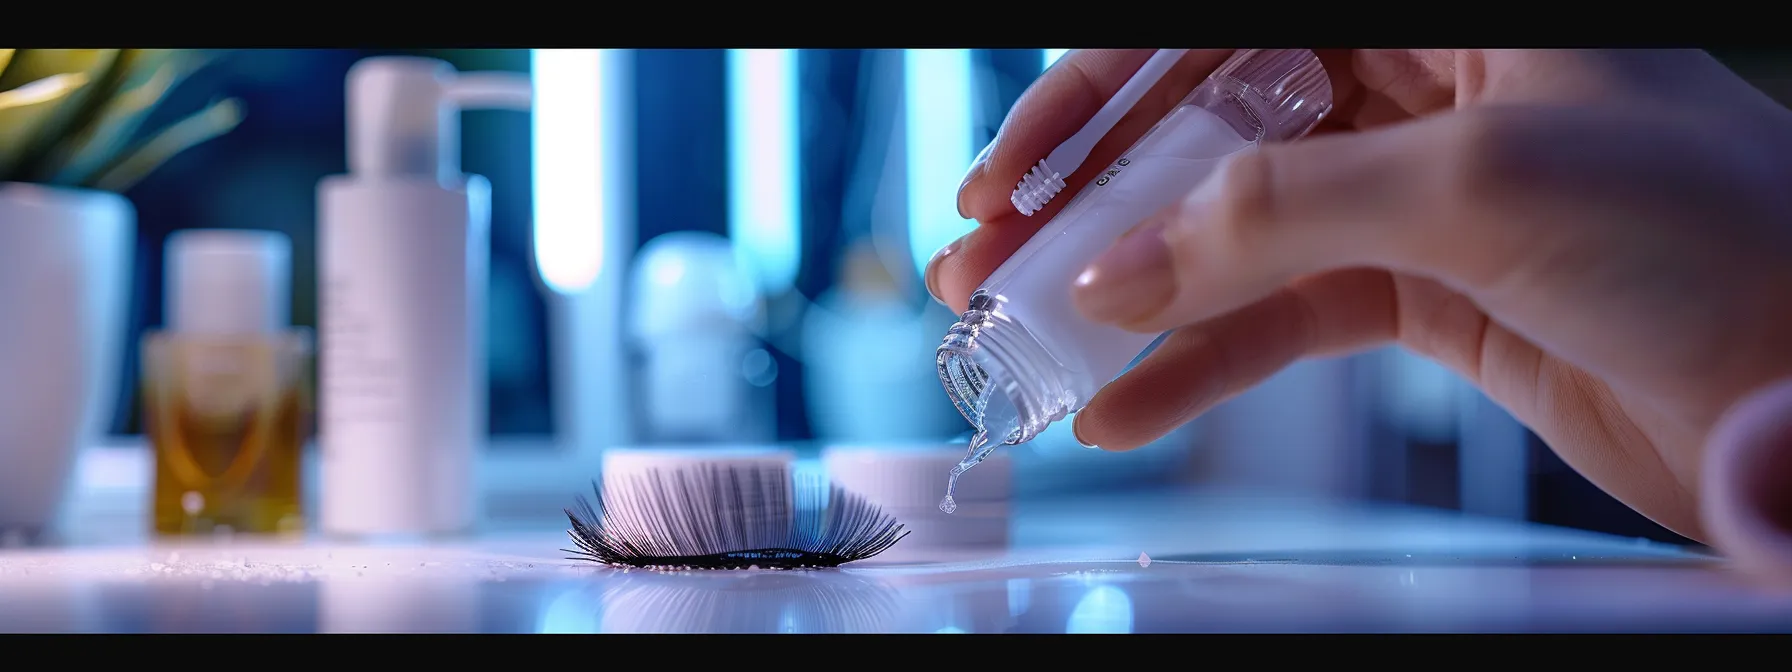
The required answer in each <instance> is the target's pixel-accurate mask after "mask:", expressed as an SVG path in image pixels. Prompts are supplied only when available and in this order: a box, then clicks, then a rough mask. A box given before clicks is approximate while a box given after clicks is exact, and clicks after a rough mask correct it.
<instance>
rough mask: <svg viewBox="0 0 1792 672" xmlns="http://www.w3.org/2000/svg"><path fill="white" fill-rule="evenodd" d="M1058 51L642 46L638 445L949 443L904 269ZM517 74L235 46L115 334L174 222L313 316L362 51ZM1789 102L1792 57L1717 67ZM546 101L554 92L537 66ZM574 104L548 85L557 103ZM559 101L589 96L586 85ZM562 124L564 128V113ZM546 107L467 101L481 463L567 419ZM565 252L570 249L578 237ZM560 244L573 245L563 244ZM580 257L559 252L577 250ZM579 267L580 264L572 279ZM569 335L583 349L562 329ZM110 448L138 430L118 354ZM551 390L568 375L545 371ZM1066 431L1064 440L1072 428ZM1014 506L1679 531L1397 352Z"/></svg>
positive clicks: (960, 427) (145, 322)
mask: <svg viewBox="0 0 1792 672" xmlns="http://www.w3.org/2000/svg"><path fill="white" fill-rule="evenodd" d="M1061 52H1062V50H1037V49H1007V50H983V49H966V50H850V49H836V50H756V51H751V52H743V51H731V50H705V49H697V50H638V51H630V52H628V53H627V54H626V56H627V59H628V60H627V61H626V63H627V66H626V67H627V68H629V71H630V72H631V73H632V82H630V83H629V84H628V86H626V87H623V88H622V89H621V90H620V93H618V94H617V95H611V96H609V97H606V98H605V99H604V101H603V104H604V105H605V106H607V107H606V108H605V109H607V110H613V111H614V112H615V113H616V114H619V115H621V117H623V118H626V119H629V121H628V122H627V123H628V125H629V126H632V128H633V134H632V140H633V143H634V149H635V151H634V157H633V159H632V160H630V161H627V162H626V163H627V165H615V166H605V169H606V170H613V171H620V172H623V173H627V174H628V175H630V176H631V177H632V183H633V185H632V189H631V191H632V194H629V196H630V197H632V199H633V202H634V209H635V211H636V217H634V218H633V220H634V221H632V222H626V224H627V225H628V226H630V227H631V230H629V231H623V232H606V233H605V235H606V236H614V235H618V234H619V237H616V238H615V239H618V240H625V241H627V245H626V246H625V247H626V248H627V250H630V251H632V252H631V253H630V254H627V255H625V257H626V258H628V259H629V264H628V266H629V268H628V271H627V276H626V280H625V281H624V288H623V290H622V295H621V296H622V299H621V300H622V302H623V306H624V307H623V309H622V310H623V312H622V313H621V314H623V315H625V316H627V319H625V320H623V323H620V324H608V325H602V326H600V327H599V328H600V329H609V330H612V331H613V332H614V333H612V334H611V336H612V337H615V338H619V339H620V342H621V343H623V345H624V347H623V352H624V353H625V359H624V361H625V362H626V364H625V365H624V367H623V368H624V369H626V370H625V371H624V372H622V375H623V378H625V380H626V389H628V390H629V393H628V394H627V395H626V397H627V398H628V399H630V400H631V401H630V403H629V405H628V408H625V409H621V413H622V414H623V415H624V416H625V417H626V420H627V425H628V427H629V429H628V436H627V440H628V441H629V442H630V443H640V444H654V443H702V442H729V441H732V442H740V441H746V442H767V441H780V442H790V443H794V444H796V445H799V446H809V447H814V446H820V445H826V444H838V443H872V442H890V441H902V442H906V441H950V440H954V439H956V438H958V437H959V436H960V435H961V434H962V433H963V432H965V431H966V430H967V429H968V427H967V426H966V424H965V423H964V421H963V420H962V419H961V418H959V417H958V416H957V414H956V413H955V412H954V411H953V410H952V408H951V405H950V404H949V403H948V402H947V400H946V397H945V395H944V393H943V392H942V391H941V390H940V388H939V383H938V381H937V378H935V374H934V370H933V366H932V362H931V358H932V351H933V348H934V347H935V346H936V345H937V344H938V342H939V338H940V337H941V335H943V334H944V331H945V329H946V327H947V326H948V325H950V324H951V323H952V322H953V321H954V316H953V315H952V314H950V312H949V311H948V310H947V309H945V308H943V307H941V306H939V305H937V304H934V303H933V302H932V301H931V300H930V299H929V298H928V296H927V293H926V290H925V289H924V288H923V286H922V284H921V281H920V270H921V268H922V266H923V265H924V264H925V262H926V260H927V259H928V257H929V256H930V255H931V254H932V252H933V251H934V250H935V249H937V248H938V247H939V246H940V245H943V244H945V243H947V242H949V241H951V240H952V239H954V238H956V237H958V236H959V235H962V234H963V233H964V232H966V231H968V230H969V229H970V227H971V226H972V224H971V223H970V222H967V221H965V220H963V219H961V218H959V217H958V216H957V214H956V211H955V210H956V209H955V206H954V203H953V201H952V195H953V192H954V188H955V187H956V185H957V183H958V180H959V178H960V177H961V175H962V173H963V171H964V169H965V168H966V167H967V166H968V165H969V163H970V161H971V160H972V158H973V157H974V156H975V154H976V153H977V151H978V150H979V149H980V148H981V147H982V146H983V145H984V144H986V143H987V142H988V141H989V140H990V139H991V138H992V137H994V134H995V132H996V130H997V128H998V127H999V126H1000V124H1001V121H1002V119H1003V117H1004V115H1005V114H1006V112H1007V110H1008V108H1009V106H1010V105H1012V104H1013V102H1014V101H1015V99H1016V98H1017V97H1019V95H1020V94H1021V92H1022V91H1024V90H1025V88H1026V87H1027V85H1028V83H1029V82H1030V81H1031V80H1032V79H1033V78H1034V77H1036V76H1038V75H1039V73H1040V72H1041V71H1042V70H1043V69H1044V68H1045V67H1047V66H1048V65H1049V64H1050V63H1051V62H1052V61H1053V60H1054V59H1055V58H1057V57H1058V56H1059V55H1060V54H1061ZM387 54H399V55H420V56H430V57H435V58H441V59H444V60H447V61H449V62H451V63H453V64H454V65H455V66H457V67H458V68H460V69H461V70H463V71H470V70H501V71H513V72H525V73H526V72H531V69H532V64H533V63H535V62H537V61H536V58H537V56H538V54H532V53H531V52H530V51H529V50H433V51H357V50H321V49H320V50H244V51H235V52H231V53H229V54H226V55H225V56H224V57H223V58H222V59H221V60H220V61H218V62H217V64H216V65H214V66H213V67H210V68H207V69H205V70H203V71H200V72H199V73H197V74H195V75H194V76H193V77H192V78H191V79H190V80H188V81H186V82H184V83H183V84H182V85H181V86H180V88H179V89H178V90H176V91H175V92H174V93H173V94H172V96H171V98H170V99H169V100H168V101H167V103H166V104H164V105H163V106H162V107H161V108H159V109H158V110H157V111H156V113H155V114H156V116H158V117H166V118H165V119H151V120H149V121H148V122H147V123H146V126H150V127H154V126H157V125H160V124H161V123H165V122H166V121H169V120H173V119H177V118H180V117H182V116H185V115H188V114H191V113H192V112H194V111H195V110H198V109H200V108H202V107H203V106H205V105H206V104H207V103H208V102H209V101H212V100H214V99H216V98H217V97H219V96H231V97H236V98H239V99H241V100H242V102H243V107H244V110H245V114H246V116H245V118H244V119H243V121H242V123H241V125H240V126H239V127H238V128H236V129H235V130H234V131H232V132H230V133H228V134H226V135H224V136H223V137H221V138H219V139H217V140H214V141H211V142H208V143H205V144H203V145H200V146H197V147H195V148H193V149H192V150H190V151H187V152H185V153H183V154H181V155H179V156H177V157H175V158H174V159H173V160H172V161H171V162H170V163H168V164H167V165H165V166H163V167H162V168H160V169H159V170H157V171H156V172H154V173H153V174H151V175H150V176H149V177H148V178H147V179H145V180H143V181H141V182H139V183H137V184H136V185H134V186H133V187H132V188H131V189H130V190H129V191H128V192H127V193H126V195H127V196H128V197H129V198H130V199H131V200H132V201H133V202H134V203H135V204H136V206H137V209H138V215H139V227H140V228H139V233H138V236H139V238H138V241H137V248H136V254H137V258H136V263H135V266H134V269H135V272H136V274H137V277H136V278H135V282H134V283H133V284H134V287H135V292H136V293H135V296H134V297H133V298H132V300H131V312H130V318H129V320H128V322H129V327H128V328H129V329H130V330H131V334H129V336H128V337H129V338H130V339H131V340H129V341H128V342H129V343H136V342H137V340H136V339H137V337H138V336H139V335H140V334H141V333H142V332H143V331H144V330H146V329H154V328H156V327H157V326H158V325H161V324H162V323H163V306H162V305H161V291H160V289H161V287H162V286H163V279H162V269H163V260H162V259H161V254H162V250H163V244H164V241H165V240H166V238H167V237H168V236H169V235H170V234H171V233H174V232H175V231H179V230H182V229H196V228H247V229H269V230H277V231H281V232H284V233H285V234H287V235H288V236H290V237H291V239H292V241H293V251H294V257H293V269H294V274H295V276H294V278H293V288H294V297H293V306H292V316H293V321H294V323H296V324H298V325H303V326H308V327H315V326H316V319H317V291H316V290H317V278H316V255H315V234H314V232H315V223H316V216H317V213H316V198H317V197H316V191H315V190H316V186H317V182H318V180H319V179H321V178H323V177H325V176H326V175H330V174H336V173H342V172H343V171H344V169H345V165H344V162H345V159H344V145H345V142H344V94H343V82H344V76H345V74H346V73H347V71H348V69H349V67H350V65H352V64H353V63H354V62H355V61H357V60H358V59H361V58H364V57H367V56H374V55H387ZM1718 55H1719V56H1720V57H1721V58H1723V59H1725V60H1726V62H1728V63H1730V64H1731V65H1732V67H1734V68H1736V69H1737V70H1738V71H1739V72H1741V73H1742V74H1743V75H1744V76H1747V77H1750V78H1751V79H1752V80H1754V81H1756V82H1757V84H1758V85H1759V86H1761V87H1762V88H1763V89H1764V90H1767V91H1768V92H1769V93H1770V94H1772V95H1775V96H1776V97H1778V98H1780V100H1782V101H1787V100H1792V53H1788V52H1773V51H1754V52H1719V54H1718ZM534 74H535V77H536V83H537V85H538V86H543V85H544V80H545V78H548V77H550V76H552V75H551V73H548V72H545V71H544V72H538V73H534ZM555 85H556V86H562V85H566V83H565V82H560V83H557V84H555ZM575 86H576V85H575ZM553 123H559V122H553ZM561 130H562V129H560V128H558V127H553V126H551V124H550V120H549V119H547V118H546V117H542V116H539V115H536V116H532V115H530V114H527V113H517V112H502V111H469V112H467V113H465V116H464V122H463V127H462V132H463V136H464V139H463V142H462V167H463V169H464V170H465V171H466V172H469V173H477V174H481V175H485V176H486V177H488V178H489V179H490V180H491V183H492V192H493V211H492V240H491V255H492V258H491V279H490V282H491V285H490V299H489V300H490V303H489V314H488V315H487V316H486V321H487V324H488V326H489V329H490V332H489V334H490V336H489V339H488V352H487V364H488V367H489V385H490V390H489V395H488V399H489V404H490V421H489V429H490V433H491V434H492V436H493V441H492V442H491V443H490V446H489V447H488V451H491V452H494V453H496V452H502V451H552V450H555V449H556V448H555V447H556V445H558V444H556V442H555V441H553V440H551V439H552V438H553V437H554V436H556V435H557V434H558V433H562V432H565V431H567V427H569V426H570V422H569V420H568V418H566V417H561V416H562V415H565V412H564V411H560V412H557V409H560V408H564V405H561V404H557V403H556V401H555V400H556V395H560V394H565V393H566V391H565V390H564V389H560V388H562V387H564V386H565V385H567V384H568V383H567V382H566V381H567V380H569V379H570V378H569V377H568V376H565V375H561V373H563V372H565V371H566V370H567V369H568V368H569V367H570V366H571V365H570V364H568V363H567V362H565V361H561V360H562V359H563V358H564V354H563V353H564V352H566V348H565V346H563V345H556V342H558V341H578V340H582V339H588V338H591V336H592V335H591V334H589V333H582V332H581V333H561V332H564V331H566V330H567V329H570V328H569V327H566V326H564V324H563V322H564V321H563V320H557V319H556V318H555V310H554V308H553V306H554V301H555V298H554V297H555V296H556V295H557V294H558V293H561V292H562V291H563V290H564V289H565V288H564V287H557V286H556V282H557V281H559V279H561V278H563V277H566V276H565V274H564V273H561V274H558V275H557V274H556V271H555V269H556V268H565V267H566V265H568V264H571V265H573V266H576V265H577V264H579V263H580V262H579V259H578V254H579V252H578V251H577V250H576V249H572V248H571V247H569V246H570V243H569V242H566V241H570V240H581V239H578V238H576V235H574V233H567V232H566V231H565V230H564V228H563V227H558V226H547V225H545V222H546V221H547V220H548V219H550V218H553V217H555V214H554V211H553V208H554V207H555V204H554V203H551V202H542V201H541V199H538V198H537V194H538V193H540V192H538V186H539V185H537V184H536V178H537V176H539V175H541V174H543V173H544V171H554V170H557V169H558V168H557V167H556V166H554V165H552V164H551V161H552V160H553V159H552V157H549V156H548V155H546V154H545V153H543V152H538V151H533V150H532V148H533V147H534V146H535V145H534V139H535V138H537V137H546V138H551V137H552V135H553V134H554V133H556V132H560V131H561ZM575 233H576V232H575ZM557 236H574V237H573V238H564V239H563V238H558V237H557ZM568 255H571V256H568ZM573 274H574V275H576V274H577V273H576V271H575V272H573ZM574 331H575V332H576V330H574ZM127 352H128V353H129V354H127V356H126V358H125V361H124V371H123V375H124V376H125V379H124V381H123V382H124V383H125V384H123V385H121V386H120V389H121V390H122V391H121V393H120V398H119V399H118V402H117V407H116V413H115V419H114V421H113V423H112V430H113V432H114V433H115V434H119V435H134V434H137V433H138V432H139V428H140V422H139V418H138V413H139V410H138V409H139V400H138V398H137V397H138V394H137V392H136V390H137V385H136V384H135V381H136V377H137V374H138V371H139V369H140V364H139V362H138V361H137V349H136V348H134V347H132V348H128V349H127ZM557 372H558V373H557ZM1063 424H1065V425H1068V423H1063ZM1017 452H1018V453H1019V454H1018V455H1017V459H1018V460H1021V461H1022V465H1023V467H1022V472H1021V475H1020V479H1019V480H1020V482H1021V485H1020V487H1021V489H1022V492H1023V493H1029V492H1030V493H1032V494H1034V495H1049V494H1050V493H1052V492H1058V491H1067V490H1076V489H1091V488H1133V487H1143V486H1145V485H1148V484H1151V483H1153V482H1160V481H1164V480H1179V481H1189V482H1198V483H1205V484H1211V485H1217V486H1239V487H1254V488H1268V489H1285V490H1289V491H1299V492H1305V493H1312V494H1322V495H1332V496H1341V497H1350V498H1365V499H1372V500H1382V501H1392V502H1403V503H1413V504H1419V505H1425V506H1433V507H1441V508H1446V509H1461V510H1465V511H1471V512H1476V513H1484V514H1489V515H1497V516H1503V517H1511V518H1524V519H1529V520H1533V521H1537V522H1543V523H1551V524H1559V525H1567V526H1573V527H1580V528H1586V529H1593V530H1598V531H1604V532H1611V533H1617V534H1624V535H1630V536H1646V537H1651V538H1654V539H1657V540H1662V541H1676V542H1683V541H1684V540H1681V539H1679V538H1678V537H1677V536H1675V535H1673V534H1672V533H1669V532H1667V531H1665V530H1662V529H1661V528H1659V527H1657V526H1655V525H1653V524H1652V523H1650V522H1648V521H1647V520H1645V519H1643V518H1641V517H1640V516H1637V515H1635V514H1633V513H1631V512H1630V511H1629V510H1628V509H1626V508H1625V507H1623V506H1622V505H1620V504H1618V503H1617V502H1615V501H1613V500H1612V499H1610V498H1609V497H1607V496H1605V495H1604V494H1602V493H1601V492H1600V491H1599V490H1597V489H1596V488H1594V487H1592V486H1591V485H1589V484H1588V483H1586V482H1585V481H1584V480H1583V479H1581V478H1579V477H1578V476H1576V475H1575V474H1574V473H1573V472H1572V471H1571V470H1569V469H1568V468H1567V467H1566V466H1564V465H1563V464H1562V463H1561V462H1560V461H1559V460H1557V459H1556V458H1555V457H1554V456H1553V455H1552V454H1551V453H1550V452H1549V451H1548V450H1547V449H1546V448H1545V447H1543V446H1542V445H1541V444H1540V443H1539V442H1538V441H1537V440H1536V439H1535V437H1533V436H1530V435H1529V434H1528V433H1527V432H1525V431H1524V430H1523V429H1522V428H1520V427H1518V426H1517V425H1516V424H1515V423H1514V422H1512V421H1511V419H1510V418H1509V417H1507V416H1506V415H1505V414H1504V413H1503V412H1501V411H1500V410H1499V409H1498V408H1496V407H1494V406H1492V405H1491V404H1489V403H1488V402H1486V400H1484V399H1482V398H1481V397H1479V396H1478V395H1477V394H1475V393H1474V392H1473V391H1472V390H1470V389H1468V388H1466V387H1465V386H1464V385H1463V384H1462V382H1461V381H1459V380H1458V379H1456V378H1455V377H1454V376H1453V375H1451V374H1449V373H1448V372H1445V371H1443V370H1442V369H1440V368H1438V367H1435V366H1432V365H1430V364H1428V363H1427V362H1424V361H1421V360H1418V359H1416V358H1413V357H1410V356H1407V355H1405V354H1403V353H1400V352H1396V351H1379V352H1372V353H1367V354H1364V355H1360V356H1357V357H1352V358H1348V359H1342V360H1334V361H1316V362H1308V363H1303V364H1301V365H1299V366H1297V367H1295V368H1294V369H1291V370H1289V371H1288V372H1286V373H1284V374H1282V375H1281V376H1279V377H1278V378H1276V379H1275V380H1272V381H1270V382H1269V383H1268V384H1266V385H1264V386H1263V387H1262V388H1260V389H1258V390H1256V391H1253V392H1252V393H1250V394H1247V395H1245V396H1244V397H1241V398H1239V399H1237V400H1234V401H1233V402H1230V403H1228V404H1227V405H1226V407H1224V408H1222V409H1220V410H1219V411H1217V412H1215V413H1213V414H1211V415H1210V416H1209V417H1207V418H1204V419H1203V420H1201V421H1199V422H1197V423H1195V424H1194V425H1191V426H1190V427H1188V428H1186V429H1184V430H1182V431H1180V432H1178V433H1176V434H1174V435H1172V436H1170V437H1167V438H1166V439H1165V440H1163V441H1160V442H1159V443H1158V444H1156V445H1153V446H1150V447H1147V448H1145V449H1141V450H1139V451H1135V452H1133V453H1128V454H1115V455H1108V454H1098V453H1092V452H1090V451H1084V450H1082V449H1081V448H1079V447H1077V446H1076V445H1075V444H1074V442H1073V441H1071V440H1070V439H1069V437H1068V436H1067V431H1066V428H1059V430H1058V431H1057V432H1056V433H1048V435H1046V436H1045V437H1043V438H1042V439H1041V440H1040V441H1038V442H1036V444H1034V445H1030V446H1026V447H1024V448H1023V449H1021V450H1020V451H1017Z"/></svg>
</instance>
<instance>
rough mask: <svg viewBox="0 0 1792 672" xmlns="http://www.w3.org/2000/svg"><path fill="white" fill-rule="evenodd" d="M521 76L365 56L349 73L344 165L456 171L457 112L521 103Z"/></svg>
mask: <svg viewBox="0 0 1792 672" xmlns="http://www.w3.org/2000/svg"><path fill="white" fill-rule="evenodd" d="M533 98H534V92H533V90H532V88H531V87H530V85H529V78H528V76H526V75H522V74H519V73H510V72H471V73H462V72H458V71H456V70H455V69H454V66H452V65H450V64H449V63H447V62H446V61H441V60H437V59H433V58H417V57H407V56H382V57H375V58H365V59H362V60H361V61H359V62H357V63H355V65H354V67H352V68H350V69H349V72H348V169H349V173H350V174H354V175H361V176H367V177H372V176H386V177H398V176H412V177H425V176H426V177H432V178H434V179H435V180H437V181H438V182H441V183H444V184H445V183H449V182H451V181H453V180H454V179H456V178H457V177H458V176H459V175H460V111H461V110H468V109H514V110H527V109H529V108H530V106H531V104H532V103H533Z"/></svg>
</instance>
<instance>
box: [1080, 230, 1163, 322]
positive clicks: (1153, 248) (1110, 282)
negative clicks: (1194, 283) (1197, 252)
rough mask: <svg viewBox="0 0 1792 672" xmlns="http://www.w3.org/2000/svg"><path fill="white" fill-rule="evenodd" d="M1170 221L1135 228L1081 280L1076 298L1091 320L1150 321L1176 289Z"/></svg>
mask: <svg viewBox="0 0 1792 672" xmlns="http://www.w3.org/2000/svg"><path fill="white" fill-rule="evenodd" d="M1163 221H1164V220H1162V219H1156V220H1153V221H1151V222H1149V223H1147V224H1145V225H1144V226H1141V227H1139V228H1137V229H1133V230H1132V231H1130V232H1128V233H1127V234H1126V235H1125V236H1123V237H1121V238H1120V240H1119V241H1118V242H1116V243H1114V246H1113V247H1110V248H1108V250H1107V251H1106V252H1103V253H1102V254H1101V256H1100V257H1097V258H1096V259H1095V263H1093V264H1090V265H1089V267H1088V268H1085V269H1083V273H1082V275H1078V276H1077V278H1076V286H1075V287H1074V288H1073V290H1072V295H1073V298H1074V300H1075V301H1076V305H1077V308H1078V309H1080V310H1082V311H1083V314H1084V315H1085V316H1087V317H1088V318H1089V319H1091V320H1095V321H1097V322H1108V323H1124V322H1131V321H1134V320H1138V319H1140V318H1144V317H1149V316H1150V315H1151V313H1153V312H1155V311H1157V310H1158V309H1159V308H1162V307H1163V305H1164V304H1165V303H1168V302H1169V301H1170V298H1171V295H1172V294H1173V293H1175V290H1176V280H1175V274H1174V269H1173V268H1172V267H1171V258H1170V247H1169V244H1168V243H1166V242H1165V241H1164V223H1163Z"/></svg>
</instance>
